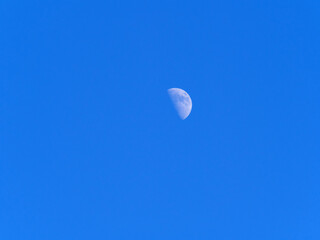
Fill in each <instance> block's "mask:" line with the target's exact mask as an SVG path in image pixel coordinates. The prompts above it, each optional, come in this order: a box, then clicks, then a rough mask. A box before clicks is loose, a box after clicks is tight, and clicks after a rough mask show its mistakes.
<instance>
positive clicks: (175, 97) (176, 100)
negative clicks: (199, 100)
mask: <svg viewBox="0 0 320 240" xmlns="http://www.w3.org/2000/svg"><path fill="white" fill-rule="evenodd" d="M168 94H169V96H170V98H171V101H172V103H173V105H174V107H175V109H176V111H177V113H178V115H179V117H180V118H181V119H182V120H184V119H186V118H187V117H188V116H189V114H190V112H191V109H192V101H191V98H190V96H189V94H188V93H187V92H186V91H184V90H182V89H180V88H170V89H168Z"/></svg>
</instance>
